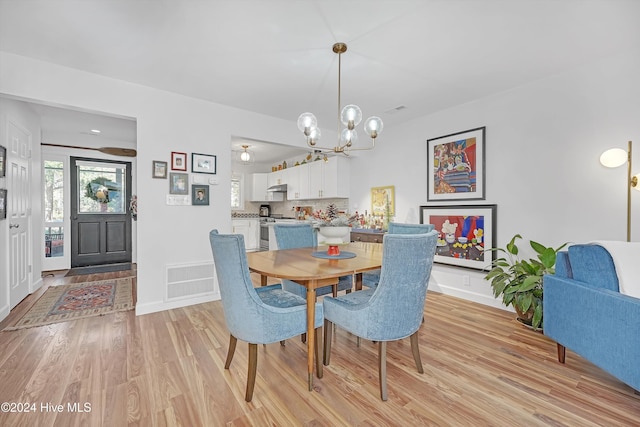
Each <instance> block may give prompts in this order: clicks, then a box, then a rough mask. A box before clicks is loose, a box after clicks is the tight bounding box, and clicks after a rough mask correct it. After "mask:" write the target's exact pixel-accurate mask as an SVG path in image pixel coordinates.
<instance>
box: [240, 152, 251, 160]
mask: <svg viewBox="0 0 640 427" xmlns="http://www.w3.org/2000/svg"><path fill="white" fill-rule="evenodd" d="M240 160H242V161H243V162H248V161H249V160H251V154H249V153H248V152H247V151H243V152H242V154H240Z"/></svg>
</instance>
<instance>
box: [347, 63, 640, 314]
mask: <svg viewBox="0 0 640 427" xmlns="http://www.w3.org/2000/svg"><path fill="white" fill-rule="evenodd" d="M638 69H640V52H627V53H626V55H619V56H616V57H612V58H608V59H607V60H604V61H600V62H597V63H593V64H588V65H585V66H584V67H582V68H579V69H575V70H571V71H567V72H565V73H563V74H561V75H556V76H554V77H551V78H548V79H544V80H540V81H536V82H533V83H531V84H529V85H526V86H523V87H519V88H515V89H513V90H510V91H507V92H504V93H499V94H496V95H494V96H491V97H489V98H485V99H480V100H478V101H475V102H473V103H469V104H466V105H461V106H458V107H456V108H452V109H449V110H446V111H440V112H438V113H436V114H432V115H430V116H427V117H423V118H420V119H417V120H414V121H412V122H410V123H407V124H406V125H403V126H401V127H397V128H391V129H385V133H383V134H382V135H381V137H380V141H378V142H377V143H376V149H375V150H374V151H373V152H372V153H371V155H369V156H366V157H359V158H357V159H354V161H353V162H352V164H351V170H352V176H354V177H358V179H352V180H351V183H352V184H351V204H352V209H355V207H354V206H355V205H359V206H360V207H361V210H362V209H364V208H365V207H367V206H369V205H370V198H369V192H370V187H377V186H387V185H395V191H396V212H397V213H396V217H395V219H396V220H397V221H400V222H418V221H419V210H418V207H419V206H421V205H427V185H426V180H427V177H426V161H427V160H426V157H427V154H426V140H427V139H430V138H434V137H438V136H442V135H448V134H451V133H454V132H458V131H463V130H467V129H472V128H475V127H480V126H486V172H487V181H486V201H470V202H466V203H465V202H457V203H459V204H483V203H486V204H497V206H498V210H497V241H498V245H499V246H500V247H504V246H505V244H506V242H508V241H509V240H510V238H511V237H512V236H513V235H514V234H516V233H520V234H521V235H522V236H523V237H524V238H525V239H526V240H529V239H532V240H535V241H538V242H540V243H542V244H545V245H547V246H548V245H553V246H558V245H560V244H562V243H564V242H588V241H591V240H595V239H608V240H625V239H626V187H625V181H626V173H627V172H626V166H624V167H620V168H618V169H607V168H605V167H603V166H601V165H600V163H599V157H600V154H601V153H602V152H603V151H604V150H606V149H607V148H611V147H620V148H624V149H626V146H627V141H628V140H633V141H635V155H634V156H633V157H634V159H633V160H634V162H635V163H634V164H635V166H634V173H639V172H640V120H638V118H639V117H640V102H638V100H639V99H640V79H638V72H637V70H638ZM409 108H410V106H409ZM632 200H633V207H632V215H633V221H632V222H633V224H632V225H633V227H635V228H632V241H640V193H638V192H636V191H633V194H632ZM429 204H430V205H443V204H447V203H435V202H431V203H429ZM448 204H453V203H452V202H449V203H448ZM527 249H529V248H528V245H527ZM527 255H528V256H533V254H531V250H530V249H529V253H528V254H527ZM462 275H469V276H470V279H471V280H470V286H463V285H462ZM483 276H484V275H483V274H482V273H478V272H476V271H474V270H466V269H457V268H451V267H446V266H443V265H436V266H434V270H433V274H432V277H433V279H434V282H433V283H432V285H431V287H430V289H435V290H440V291H443V292H445V293H449V294H452V295H456V296H462V297H464V298H467V299H471V300H475V301H479V302H483V303H487V304H489V305H497V306H499V305H500V304H499V303H497V302H496V301H495V300H494V299H493V296H492V294H491V289H490V286H489V283H488V282H486V281H484V280H483V279H482V277H483Z"/></svg>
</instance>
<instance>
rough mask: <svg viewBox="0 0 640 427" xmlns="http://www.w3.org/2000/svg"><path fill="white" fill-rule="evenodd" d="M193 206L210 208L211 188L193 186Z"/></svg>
mask: <svg viewBox="0 0 640 427" xmlns="http://www.w3.org/2000/svg"><path fill="white" fill-rule="evenodd" d="M191 204H192V205H195V206H209V186H208V185H192V186H191Z"/></svg>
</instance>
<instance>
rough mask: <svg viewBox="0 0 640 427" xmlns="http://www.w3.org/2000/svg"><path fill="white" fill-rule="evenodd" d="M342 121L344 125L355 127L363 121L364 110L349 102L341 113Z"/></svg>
mask: <svg viewBox="0 0 640 427" xmlns="http://www.w3.org/2000/svg"><path fill="white" fill-rule="evenodd" d="M340 121H341V122H342V124H343V125H345V126H348V127H350V129H353V127H354V126H358V124H360V122H361V121H362V110H361V109H360V107H358V106H357V105H353V104H349V105H347V106H346V107H344V108H343V109H342V112H341V113H340Z"/></svg>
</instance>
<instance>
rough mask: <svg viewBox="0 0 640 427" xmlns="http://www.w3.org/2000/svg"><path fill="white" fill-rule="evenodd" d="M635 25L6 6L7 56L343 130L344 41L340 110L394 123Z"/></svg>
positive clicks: (569, 2)
mask: <svg viewBox="0 0 640 427" xmlns="http://www.w3.org/2000/svg"><path fill="white" fill-rule="evenodd" d="M638 16H640V1H638V0H449V1H444V0H394V1H391V0H341V1H339V0H335V1H322V0H272V1H264V0H217V1H216V0H209V1H206V0H182V1H180V0H136V1H131V0H130V1H124V0H84V1H79V0H77V1H74V0H56V1H52V0H21V1H16V0H0V50H3V51H7V52H11V53H15V54H19V55H24V56H29V57H34V58H38V59H41V60H45V61H49V62H53V63H57V64H60V65H64V66H68V67H72V68H77V69H81V70H86V71H89V72H92V73H97V74H102V75H105V76H109V77H113V78H117V79H122V80H126V81H130V82H135V83H139V84H142V85H147V86H151V87H155V88H159V89H164V90H168V91H172V92H177V93H181V94H184V95H187V96H191V97H196V98H202V99H206V100H210V101H213V102H217V103H220V104H225V105H230V106H234V107H238V108H242V109H245V110H250V111H255V112H258V113H262V114H266V115H271V116H275V117H279V118H282V119H286V120H291V121H292V126H294V124H293V123H294V122H295V120H296V119H297V117H298V115H299V114H300V113H302V112H304V111H312V112H314V113H315V114H316V116H317V117H318V121H319V125H320V127H321V128H322V127H325V128H332V129H335V124H336V116H337V73H338V72H337V55H336V54H334V53H333V52H332V50H331V47H332V45H333V43H335V42H337V41H341V42H346V43H347V44H348V51H347V53H345V54H344V55H343V57H342V104H343V105H345V104H347V103H356V104H358V105H359V106H360V107H361V108H362V110H363V113H364V115H365V117H366V116H369V115H378V116H380V117H381V118H382V119H383V120H384V123H385V126H386V127H389V126H393V125H397V124H400V123H403V122H405V121H407V120H410V119H413V118H416V117H420V116H423V115H426V114H429V113H432V112H435V111H439V110H443V109H446V108H449V107H452V106H455V105H459V104H463V103H466V102H470V101H472V100H475V99H478V98H481V97H484V96H488V95H491V94H493V93H497V92H501V91H505V90H508V89H510V88H513V87H516V86H519V85H523V84H526V83H527V82H531V81H534V80H538V79H541V78H544V77H546V76H549V75H552V74H556V73H561V72H563V71H564V70H568V69H571V68H574V67H577V66H580V65H584V64H588V63H589V62H591V61H594V60H596V59H601V58H604V57H607V56H609V55H614V54H617V53H620V52H624V51H630V50H636V49H639V48H640V25H638V23H637V19H638ZM398 107H404V108H403V109H402V110H401V111H394V109H396V108H398ZM383 137H384V135H382V136H381V139H383Z"/></svg>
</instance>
